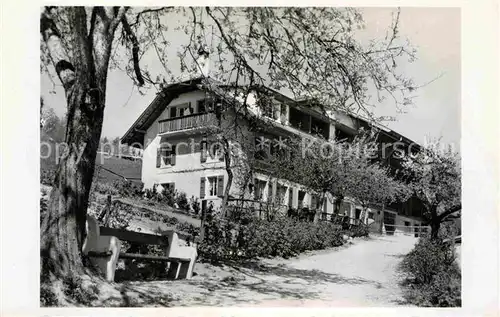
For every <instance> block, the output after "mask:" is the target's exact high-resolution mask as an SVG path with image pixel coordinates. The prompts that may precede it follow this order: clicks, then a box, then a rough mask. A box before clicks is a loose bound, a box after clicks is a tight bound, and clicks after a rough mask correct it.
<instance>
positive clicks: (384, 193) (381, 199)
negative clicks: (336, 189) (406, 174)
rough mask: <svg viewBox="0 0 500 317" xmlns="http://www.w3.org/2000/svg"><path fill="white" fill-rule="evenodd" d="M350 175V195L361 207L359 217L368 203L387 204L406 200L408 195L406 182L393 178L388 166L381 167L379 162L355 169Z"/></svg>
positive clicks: (364, 213) (363, 213)
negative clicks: (351, 181) (351, 191)
mask: <svg viewBox="0 0 500 317" xmlns="http://www.w3.org/2000/svg"><path fill="white" fill-rule="evenodd" d="M351 177H352V178H353V180H354V185H353V189H354V192H353V194H352V197H353V198H354V200H355V201H357V202H358V203H359V204H360V205H361V207H362V208H363V209H362V214H361V216H360V218H361V219H362V218H363V217H364V215H366V211H367V209H368V207H369V206H370V205H381V204H385V205H387V204H390V203H393V202H395V201H406V200H407V199H408V198H409V197H410V196H409V194H410V192H409V189H408V187H407V184H406V183H405V182H404V181H402V180H397V179H395V178H394V177H393V176H392V175H391V174H390V170H389V168H388V167H382V166H381V165H380V164H379V163H374V164H370V165H367V166H363V167H362V168H358V169H355V170H353V171H352V176H351Z"/></svg>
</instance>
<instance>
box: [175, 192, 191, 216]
mask: <svg viewBox="0 0 500 317" xmlns="http://www.w3.org/2000/svg"><path fill="white" fill-rule="evenodd" d="M175 203H176V204H177V207H179V208H180V209H182V210H186V211H189V201H188V199H187V196H186V193H184V192H176V193H175Z"/></svg>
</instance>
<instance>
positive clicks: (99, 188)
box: [94, 181, 119, 196]
mask: <svg viewBox="0 0 500 317" xmlns="http://www.w3.org/2000/svg"><path fill="white" fill-rule="evenodd" d="M94 190H95V191H96V192H98V193H100V194H103V195H112V196H116V195H118V194H119V191H118V189H117V188H116V187H115V186H113V185H111V184H108V183H102V182H99V181H98V182H95V185H94Z"/></svg>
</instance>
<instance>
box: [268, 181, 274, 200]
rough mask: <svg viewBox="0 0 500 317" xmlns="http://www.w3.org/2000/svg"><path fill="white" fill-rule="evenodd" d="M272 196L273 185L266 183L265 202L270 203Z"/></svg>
mask: <svg viewBox="0 0 500 317" xmlns="http://www.w3.org/2000/svg"><path fill="white" fill-rule="evenodd" d="M272 195H273V184H271V182H267V201H271V199H272Z"/></svg>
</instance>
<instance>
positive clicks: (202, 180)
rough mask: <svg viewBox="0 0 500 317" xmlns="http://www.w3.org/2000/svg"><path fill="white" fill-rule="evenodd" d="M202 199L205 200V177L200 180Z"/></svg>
mask: <svg viewBox="0 0 500 317" xmlns="http://www.w3.org/2000/svg"><path fill="white" fill-rule="evenodd" d="M200 198H205V177H202V178H201V179H200Z"/></svg>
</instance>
